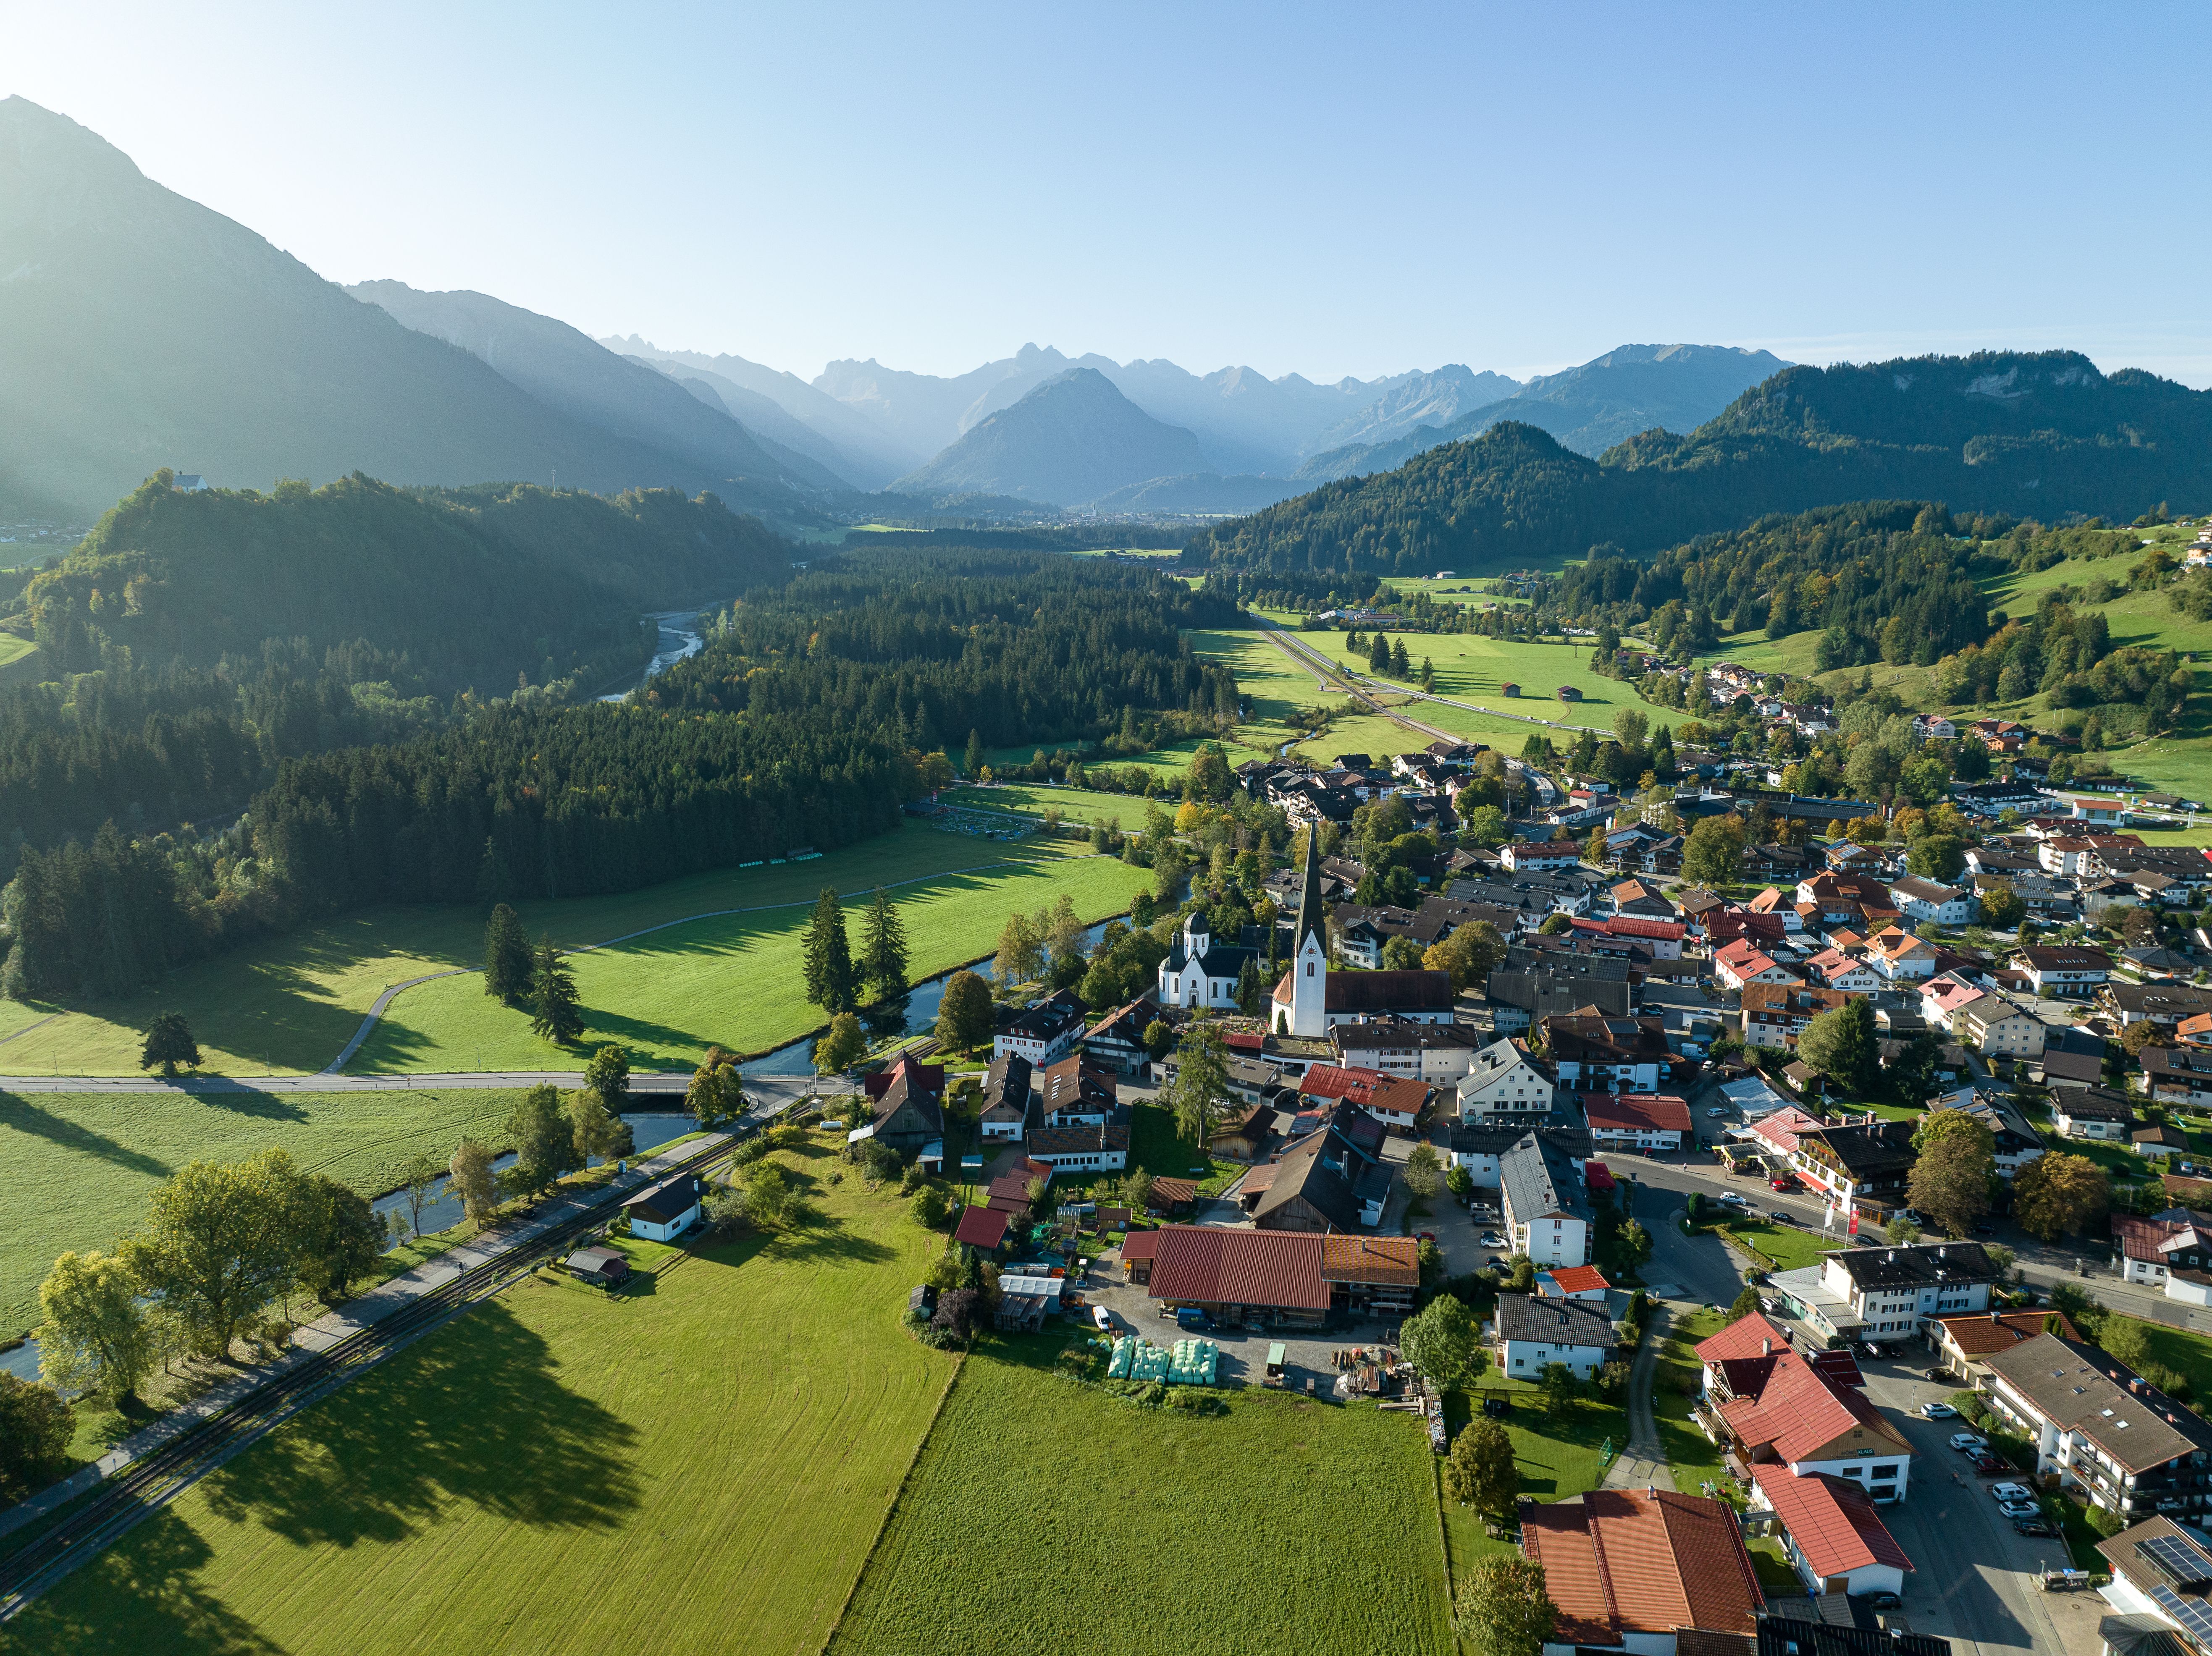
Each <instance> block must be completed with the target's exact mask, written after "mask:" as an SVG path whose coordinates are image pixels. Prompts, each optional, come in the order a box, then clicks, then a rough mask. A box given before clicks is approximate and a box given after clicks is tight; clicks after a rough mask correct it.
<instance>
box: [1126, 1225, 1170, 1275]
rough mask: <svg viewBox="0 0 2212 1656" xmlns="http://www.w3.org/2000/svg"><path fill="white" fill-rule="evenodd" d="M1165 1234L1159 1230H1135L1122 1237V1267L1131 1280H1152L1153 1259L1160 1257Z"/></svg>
mask: <svg viewBox="0 0 2212 1656" xmlns="http://www.w3.org/2000/svg"><path fill="white" fill-rule="evenodd" d="M1162 1234H1164V1233H1162V1232H1160V1231H1157V1230H1133V1231H1131V1232H1130V1233H1129V1234H1127V1236H1124V1237H1123V1238H1122V1239H1121V1269H1122V1271H1123V1272H1124V1273H1125V1274H1126V1275H1127V1277H1128V1278H1129V1280H1130V1281H1131V1282H1133V1283H1149V1282H1150V1281H1152V1261H1153V1260H1154V1259H1158V1257H1159V1251H1160V1237H1161V1235H1162Z"/></svg>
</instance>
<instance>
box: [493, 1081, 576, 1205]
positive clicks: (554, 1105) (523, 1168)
mask: <svg viewBox="0 0 2212 1656" xmlns="http://www.w3.org/2000/svg"><path fill="white" fill-rule="evenodd" d="M507 1137H510V1138H512V1139H513V1141H514V1161H513V1163H512V1164H511V1165H510V1166H509V1167H508V1168H507V1172H506V1173H505V1174H503V1175H501V1182H502V1183H503V1184H505V1186H507V1189H508V1190H509V1191H510V1192H513V1193H514V1194H517V1195H521V1196H535V1195H536V1194H537V1193H538V1192H539V1191H541V1190H544V1188H545V1186H548V1185H550V1184H551V1183H552V1182H553V1181H554V1180H556V1179H558V1178H559V1177H560V1176H561V1175H562V1174H564V1173H568V1172H570V1171H572V1170H573V1169H574V1168H575V1167H576V1165H577V1156H576V1138H575V1133H574V1131H573V1130H572V1129H571V1127H570V1126H569V1125H568V1119H567V1118H566V1117H565V1116H563V1115H562V1113H561V1094H560V1092H559V1090H558V1089H556V1088H554V1087H551V1086H544V1085H541V1086H537V1087H532V1088H531V1089H529V1090H528V1091H527V1092H526V1093H524V1094H523V1095H522V1097H521V1098H520V1100H519V1101H517V1102H516V1104H515V1107H514V1109H513V1113H511V1114H509V1115H508V1117H507Z"/></svg>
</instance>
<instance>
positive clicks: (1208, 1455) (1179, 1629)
mask: <svg viewBox="0 0 2212 1656" xmlns="http://www.w3.org/2000/svg"><path fill="white" fill-rule="evenodd" d="M1058 1344H1059V1337H1058V1336H1056V1335H1046V1336H1039V1337H1036V1338H1033V1339H1024V1340H1018V1341H1013V1342H1006V1343H997V1342H994V1344H991V1345H990V1346H987V1348H986V1349H984V1350H981V1351H979V1352H978V1353H976V1354H975V1356H970V1357H969V1359H968V1362H967V1366H966V1367H965V1368H963V1370H962V1372H961V1375H960V1379H959V1380H958V1382H957V1384H956V1385H955V1386H954V1387H953V1390H952V1395H951V1398H948V1399H947V1400H946V1402H945V1412H944V1413H943V1415H942V1416H939V1420H938V1422H937V1425H936V1427H935V1429H933V1431H932V1432H931V1433H930V1436H929V1441H928V1443H927V1446H926V1447H924V1448H923V1450H922V1453H921V1459H920V1460H919V1461H917V1462H916V1463H915V1475H914V1477H912V1478H911V1479H910V1480H909V1481H908V1484H907V1487H906V1489H905V1490H904V1491H903V1492H902V1494H901V1495H900V1498H899V1504H898V1510H897V1512H896V1514H895V1515H894V1516H893V1518H892V1520H891V1522H890V1526H889V1528H888V1529H886V1530H885V1532H884V1538H883V1541H882V1544H881V1545H880V1546H878V1549H877V1550H876V1554H875V1556H874V1557H873V1558H872V1559H871V1560H870V1561H869V1564H868V1568H867V1569H866V1572H865V1573H864V1574H862V1576H861V1578H860V1590H859V1591H858V1592H856V1593H855V1594H854V1599H853V1604H852V1607H851V1609H850V1610H849V1611H847V1613H846V1616H845V1619H844V1621H843V1622H842V1623H841V1624H840V1625H839V1627H838V1629H837V1633H836V1638H835V1639H833V1640H832V1641H831V1642H830V1646H829V1648H830V1650H831V1651H832V1652H833V1653H848V1656H875V1653H878V1652H897V1653H899V1656H929V1653H935V1652H944V1653H948V1656H997V1653H1006V1656H1030V1653H1032V1652H1036V1651H1044V1650H1083V1651H1109V1650H1134V1649H1139V1648H1146V1647H1154V1646H1157V1645H1158V1644H1160V1643H1161V1642H1163V1641H1164V1640H1166V1641H1171V1642H1173V1643H1174V1644H1176V1646H1178V1647H1187V1648H1189V1649H1193V1650H1202V1651H1204V1652H1206V1653H1207V1656H1241V1653H1248V1652H1249V1653H1253V1656H1276V1653H1279V1652H1280V1651H1283V1650H1285V1648H1290V1647H1295V1648H1297V1649H1300V1650H1331V1651H1347V1652H1348V1651H1362V1652H1365V1651H1375V1652H1381V1651H1389V1652H1392V1653H1404V1656H1413V1653H1421V1652H1432V1653H1436V1656H1444V1653H1448V1652H1449V1651H1450V1650H1451V1649H1452V1639H1451V1634H1450V1630H1449V1625H1448V1614H1447V1606H1446V1600H1445V1587H1444V1561H1443V1547H1442V1544H1441V1543H1440V1541H1439V1538H1438V1533H1437V1516H1436V1493H1435V1491H1436V1473H1435V1471H1434V1469H1433V1463H1434V1457H1433V1456H1432V1455H1431V1453H1429V1447H1428V1440H1427V1437H1426V1435H1425V1433H1424V1432H1423V1431H1422V1430H1421V1427H1420V1422H1419V1420H1418V1419H1416V1418H1414V1417H1413V1416H1408V1415H1399V1414H1385V1413H1383V1412H1382V1411H1381V1410H1376V1409H1373V1408H1366V1409H1346V1408H1337V1407H1334V1406H1332V1405H1329V1404H1316V1403H1308V1402H1304V1401H1303V1400H1301V1399H1297V1398H1287V1397H1281V1396H1277V1395H1274V1394H1273V1393H1269V1392H1261V1391H1258V1390H1256V1389H1255V1390H1247V1391H1240V1392H1231V1393H1227V1394H1225V1395H1226V1396H1227V1397H1228V1398H1229V1412H1228V1413H1227V1414H1226V1415H1223V1416H1204V1417H1199V1416H1188V1415H1185V1414H1182V1413H1181V1412H1179V1411H1177V1410H1170V1409H1166V1408H1160V1409H1138V1408H1134V1407H1132V1406H1130V1405H1128V1404H1123V1403H1121V1401H1119V1400H1118V1399H1117V1398H1114V1397H1113V1396H1111V1395H1109V1394H1108V1393H1107V1392H1103V1390H1100V1389H1098V1388H1096V1387H1091V1386H1080V1385H1078V1384H1076V1383H1074V1382H1073V1381H1069V1380H1060V1379H1058V1378H1057V1377H1055V1376H1054V1375H1053V1374H1049V1373H1048V1372H1046V1371H1045V1370H1044V1369H1043V1368H1042V1367H1041V1366H1040V1365H1042V1363H1043V1362H1046V1361H1048V1359H1049V1353H1050V1351H1051V1350H1055V1349H1056V1348H1057V1346H1058ZM1291 1537H1295V1538H1296V1542H1295V1548H1296V1553H1297V1558H1296V1562H1295V1563H1291V1562H1289V1561H1287V1560H1286V1558H1285V1554H1284V1551H1283V1548H1284V1545H1285V1538H1291ZM986 1559H987V1560H988V1568H982V1567H981V1564H982V1561H984V1560H986Z"/></svg>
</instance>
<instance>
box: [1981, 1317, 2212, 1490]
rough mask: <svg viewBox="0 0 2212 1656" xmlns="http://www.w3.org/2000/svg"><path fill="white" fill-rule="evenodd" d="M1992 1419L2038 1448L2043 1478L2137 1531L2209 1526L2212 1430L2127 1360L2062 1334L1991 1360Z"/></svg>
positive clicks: (2041, 1338)
mask: <svg viewBox="0 0 2212 1656" xmlns="http://www.w3.org/2000/svg"><path fill="white" fill-rule="evenodd" d="M1985 1362H1987V1364H1988V1367H1989V1370H1990V1386H1989V1399H1990V1409H1991V1410H1992V1411H1993V1412H1994V1413H1995V1414H1996V1416H1997V1417H1998V1418H1999V1419H2000V1420H2001V1421H2002V1422H2004V1423H2005V1425H2006V1426H2008V1428H2010V1429H2013V1430H2015V1431H2017V1432H2019V1433H2021V1435H2024V1436H2025V1437H2027V1439H2028V1440H2029V1441H2031V1442H2033V1444H2034V1445H2035V1453H2036V1461H2035V1470H2036V1471H2037V1473H2038V1474H2039V1475H2043V1474H2051V1473H2055V1474H2056V1475H2057V1478H2058V1481H2059V1485H2060V1487H2061V1488H2062V1489H2064V1490H2065V1491H2066V1492H2067V1493H2068V1494H2069V1495H2073V1496H2075V1498H2076V1499H2077V1500H2081V1501H2087V1502H2088V1503H2089V1504H2091V1505H2092V1506H2095V1507H2102V1508H2103V1509H2104V1510H2105V1511H2106V1512H2107V1513H2112V1514H2113V1515H2114V1516H2116V1517H2118V1518H2120V1519H2122V1520H2124V1521H2126V1522H2129V1523H2136V1522H2140V1521H2141V1520H2143V1519H2146V1518H2149V1517H2151V1516H2153V1515H2154V1514H2155V1515H2158V1516H2161V1517H2169V1518H2176V1519H2185V1520H2188V1521H2190V1522H2191V1523H2201V1522H2202V1521H2203V1514H2204V1511H2205V1507H2206V1505H2207V1501H2208V1499H2212V1495H2208V1487H2212V1474H2208V1470H2207V1469H2208V1467H2212V1423H2208V1422H2205V1421H2203V1420H2202V1419H2200V1418H2199V1417H2198V1416H2196V1415H2193V1414H2191V1413H2190V1411H2189V1410H2187V1409H2185V1408H2184V1407H2183V1406H2182V1405H2181V1404H2178V1403H2176V1402H2174V1401H2173V1399H2172V1398H2169V1397H2167V1396H2166V1394H2165V1393H2164V1392H2160V1391H2159V1390H2158V1389H2157V1388H2156V1387H2155V1386H2152V1385H2150V1384H2149V1383H2148V1381H2146V1380H2143V1379H2142V1376H2140V1375H2138V1374H2136V1372H2135V1371H2134V1370H2133V1369H2131V1368H2129V1367H2128V1366H2127V1365H2126V1364H2125V1363H2123V1362H2120V1361H2119V1360H2118V1358H2116V1357H2113V1356H2108V1355H2107V1354H2106V1353H2105V1352H2102V1351H2100V1350H2097V1349H2096V1348H2095V1347H2094V1346H2091V1345H2085V1344H2081V1343H2079V1342H2077V1341H2074V1340H2069V1339H2066V1338H2063V1337H2062V1336H2060V1335H2057V1334H2043V1335H2039V1336H2038V1337H2037V1338H2034V1339H2032V1340H2023V1341H2021V1343H2020V1344H2018V1345H2015V1346H2014V1347H2013V1349H2012V1350H2009V1351H1997V1352H1993V1353H1991V1354H1990V1356H1989V1357H1988V1358H1986V1359H1985Z"/></svg>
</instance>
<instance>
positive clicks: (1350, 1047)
mask: <svg viewBox="0 0 2212 1656" xmlns="http://www.w3.org/2000/svg"><path fill="white" fill-rule="evenodd" d="M1328 1033H1329V1039H1330V1040H1333V1041H1334V1043H1335V1045H1336V1050H1337V1053H1338V1055H1339V1056H1340V1058H1341V1059H1342V1060H1343V1061H1344V1063H1345V1064H1346V1065H1350V1066H1351V1067H1352V1068H1355V1069H1367V1070H1380V1071H1383V1073H1384V1074H1386V1075H1392V1076H1397V1077H1401V1078H1402V1079H1404V1080H1407V1081H1418V1082H1420V1083H1424V1084H1425V1085H1429V1086H1448V1085H1450V1084H1452V1083H1455V1082H1457V1081H1458V1080H1459V1078H1460V1077H1462V1076H1463V1075H1465V1074H1466V1073H1467V1072H1468V1070H1469V1069H1470V1068H1472V1067H1473V1065H1474V1055H1475V1048H1476V1046H1477V1043H1478V1041H1479V1040H1480V1037H1479V1036H1478V1035H1477V1034H1475V1032H1474V1030H1473V1029H1471V1028H1468V1027H1467V1026H1466V1025H1464V1024H1459V1023H1414V1022H1407V1021H1406V1020H1404V1019H1401V1018H1376V1019H1371V1020H1368V1021H1364V1022H1352V1023H1339V1024H1336V1025H1334V1026H1333V1027H1332V1028H1330V1030H1329V1032H1328Z"/></svg>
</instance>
